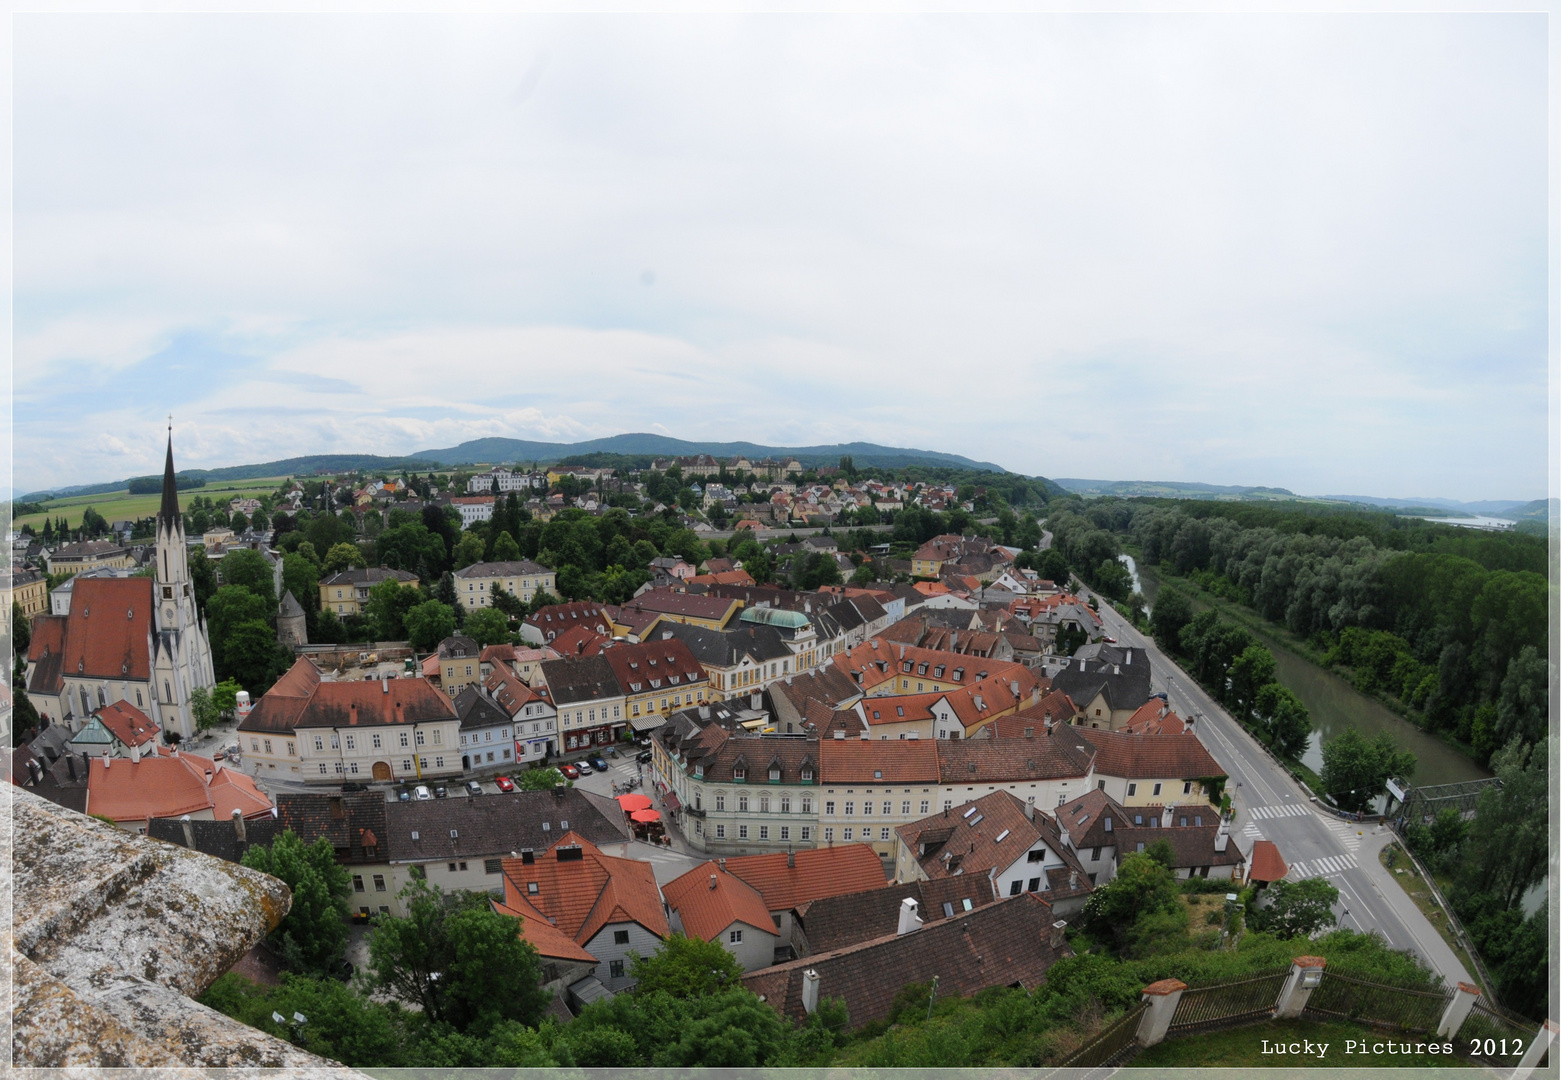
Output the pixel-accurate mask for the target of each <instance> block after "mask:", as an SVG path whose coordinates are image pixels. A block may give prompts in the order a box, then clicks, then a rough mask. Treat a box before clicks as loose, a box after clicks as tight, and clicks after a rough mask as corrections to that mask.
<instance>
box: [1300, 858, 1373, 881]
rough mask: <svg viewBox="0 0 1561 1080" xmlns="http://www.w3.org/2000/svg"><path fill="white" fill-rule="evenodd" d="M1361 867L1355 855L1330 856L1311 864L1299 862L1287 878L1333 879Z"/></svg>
mask: <svg viewBox="0 0 1561 1080" xmlns="http://www.w3.org/2000/svg"><path fill="white" fill-rule="evenodd" d="M1359 865H1360V864H1359V863H1357V862H1356V861H1355V856H1353V855H1330V856H1327V857H1326V858H1322V859H1313V860H1312V861H1311V862H1310V863H1305V862H1298V863H1296V864H1295V865H1294V866H1292V867H1290V873H1289V874H1287V875H1286V876H1287V877H1290V878H1292V879H1294V880H1295V881H1305V880H1306V879H1307V878H1314V877H1331V876H1332V875H1334V874H1341V873H1343V872H1344V871H1346V870H1355V869H1358V868H1359Z"/></svg>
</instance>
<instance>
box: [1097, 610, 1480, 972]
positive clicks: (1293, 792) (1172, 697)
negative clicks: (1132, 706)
mask: <svg viewBox="0 0 1561 1080" xmlns="http://www.w3.org/2000/svg"><path fill="white" fill-rule="evenodd" d="M1080 595H1081V596H1087V595H1088V592H1087V591H1084V590H1081V593H1080ZM1100 615H1101V618H1102V620H1103V621H1104V623H1105V626H1106V633H1107V634H1109V635H1111V636H1112V637H1114V638H1116V639H1117V641H1118V642H1120V643H1121V644H1123V645H1136V646H1139V647H1141V648H1143V649H1145V650H1147V651H1148V654H1149V661H1150V665H1151V670H1152V671H1153V674H1152V676H1151V680H1150V681H1151V683H1152V687H1153V689H1154V690H1156V691H1164V692H1166V693H1167V695H1168V698H1169V701H1170V705H1171V707H1172V708H1173V709H1175V710H1176V712H1177V713H1178V714H1180V715H1181V716H1190V717H1194V718H1195V724H1196V727H1197V730H1198V735H1199V738H1200V739H1202V741H1203V744H1204V746H1206V747H1208V749H1209V752H1210V753H1211V754H1213V755H1214V759H1215V760H1216V761H1218V762H1219V763H1220V765H1221V766H1222V767H1223V768H1224V769H1225V771H1226V772H1227V773H1229V775H1230V780H1229V788H1228V790H1229V791H1230V793H1231V801H1232V803H1233V804H1234V806H1235V807H1236V815H1235V821H1234V824H1233V833H1234V834H1235V836H1237V837H1238V838H1239V843H1240V845H1241V848H1242V850H1243V851H1247V852H1250V851H1251V850H1252V844H1253V843H1254V842H1255V841H1257V840H1264V839H1266V840H1272V841H1273V842H1274V843H1275V844H1276V845H1278V847H1279V851H1280V854H1282V855H1283V856H1284V858H1285V862H1287V863H1288V864H1289V865H1290V874H1289V878H1290V879H1291V880H1299V879H1302V878H1309V877H1325V878H1327V879H1328V881H1329V882H1330V883H1331V884H1332V885H1333V886H1334V887H1335V888H1337V889H1338V890H1339V903H1338V905H1337V906H1336V907H1335V909H1334V911H1335V913H1336V914H1337V915H1338V917H1339V925H1340V926H1343V927H1347V928H1349V929H1352V930H1375V931H1377V932H1378V933H1379V934H1381V935H1382V936H1383V938H1385V939H1386V940H1387V942H1388V944H1389V945H1390V946H1392V947H1393V948H1395V949H1403V950H1408V951H1410V952H1413V953H1415V954H1416V955H1418V956H1419V957H1420V958H1421V959H1423V960H1424V961H1425V962H1426V963H1427V964H1429V965H1430V966H1431V967H1432V968H1433V969H1434V970H1435V971H1436V972H1437V973H1439V974H1440V975H1441V976H1442V977H1443V978H1444V979H1445V980H1446V981H1447V983H1448V985H1452V984H1454V983H1457V982H1473V981H1474V980H1473V979H1471V978H1470V977H1469V974H1468V972H1467V971H1465V970H1464V967H1463V965H1462V964H1461V963H1460V962H1459V960H1458V957H1457V955H1456V954H1455V953H1454V952H1453V951H1452V949H1451V948H1450V947H1448V945H1447V943H1446V941H1444V940H1443V939H1442V936H1441V935H1440V934H1439V933H1438V932H1437V930H1436V928H1435V927H1434V926H1432V925H1431V923H1430V922H1429V921H1428V920H1427V919H1426V917H1425V916H1424V915H1422V914H1421V913H1420V910H1419V909H1418V908H1417V907H1415V905H1414V902H1413V901H1411V900H1410V899H1409V897H1408V896H1406V895H1405V893H1404V891H1403V890H1402V889H1401V888H1399V887H1398V884H1397V883H1396V882H1394V881H1393V880H1392V876H1391V874H1390V873H1389V872H1388V871H1387V870H1386V869H1385V868H1384V867H1383V866H1382V865H1381V863H1380V862H1378V860H1377V853H1378V852H1380V851H1381V850H1382V848H1383V847H1384V846H1385V845H1386V844H1387V843H1388V842H1389V841H1391V839H1392V834H1391V831H1390V830H1388V829H1386V828H1384V827H1382V826H1379V825H1371V824H1361V825H1355V824H1349V823H1347V822H1343V821H1340V820H1339V819H1337V818H1335V817H1334V816H1333V815H1331V814H1327V813H1325V812H1323V811H1321V810H1319V809H1317V808H1316V806H1315V804H1314V803H1313V802H1312V801H1311V798H1310V796H1309V795H1308V794H1307V792H1306V790H1305V789H1304V788H1303V787H1301V785H1300V784H1298V783H1296V781H1295V780H1294V779H1292V778H1291V776H1290V774H1289V773H1288V772H1286V771H1285V770H1284V769H1283V768H1282V767H1281V766H1280V765H1279V764H1278V763H1277V762H1276V761H1274V759H1273V758H1271V757H1269V756H1268V753H1267V752H1266V751H1265V750H1264V749H1263V748H1262V746H1261V745H1259V743H1258V742H1257V740H1256V739H1254V738H1253V737H1252V736H1251V735H1250V734H1249V733H1248V732H1247V731H1246V730H1244V729H1243V728H1242V727H1241V725H1239V724H1238V723H1236V721H1235V720H1234V719H1232V717H1231V716H1230V714H1229V713H1227V712H1226V711H1225V710H1224V709H1223V708H1221V707H1220V705H1219V704H1218V703H1217V702H1216V701H1214V699H1213V698H1211V697H1210V696H1209V695H1208V694H1207V693H1205V692H1204V690H1203V688H1202V687H1200V686H1199V685H1198V684H1197V683H1195V682H1193V680H1192V679H1191V678H1189V677H1188V676H1187V674H1186V673H1185V672H1183V671H1182V670H1181V668H1179V667H1177V666H1176V664H1174V663H1173V662H1172V661H1171V660H1170V658H1168V657H1167V656H1166V655H1165V654H1164V653H1163V652H1161V651H1160V650H1159V649H1158V648H1157V647H1156V646H1155V644H1154V642H1153V641H1152V640H1151V639H1149V638H1148V637H1146V636H1144V635H1142V634H1140V633H1139V632H1138V631H1137V630H1135V629H1134V628H1133V626H1132V624H1130V623H1129V622H1128V621H1127V620H1126V619H1124V618H1123V617H1122V616H1121V615H1120V614H1118V613H1117V611H1116V610H1115V609H1114V608H1112V607H1111V606H1110V603H1109V602H1108V601H1106V600H1105V599H1103V598H1102V599H1101V600H1100Z"/></svg>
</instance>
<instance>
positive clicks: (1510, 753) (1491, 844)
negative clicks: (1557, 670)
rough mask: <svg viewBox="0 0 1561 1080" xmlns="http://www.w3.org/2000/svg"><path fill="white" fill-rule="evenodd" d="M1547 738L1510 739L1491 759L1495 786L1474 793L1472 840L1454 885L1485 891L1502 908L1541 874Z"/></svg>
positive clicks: (1515, 901)
mask: <svg viewBox="0 0 1561 1080" xmlns="http://www.w3.org/2000/svg"><path fill="white" fill-rule="evenodd" d="M1549 745H1550V740H1549V739H1548V738H1547V739H1541V740H1540V741H1539V742H1537V743H1535V744H1534V745H1533V746H1524V745H1523V744H1522V742H1521V741H1520V740H1519V739H1517V738H1516V737H1514V738H1513V739H1512V741H1510V742H1509V743H1507V745H1506V746H1505V747H1503V748H1502V749H1501V750H1498V751H1497V752H1496V753H1495V754H1494V755H1493V756H1492V757H1491V769H1492V770H1493V771H1494V772H1495V773H1496V777H1497V779H1498V780H1500V781H1501V783H1500V784H1493V785H1491V786H1490V787H1487V788H1486V789H1485V790H1484V791H1482V792H1480V798H1479V802H1478V803H1477V805H1476V807H1475V832H1476V833H1477V834H1478V835H1479V837H1480V842H1479V843H1478V844H1474V845H1470V847H1471V848H1472V850H1470V851H1469V858H1467V859H1466V860H1465V861H1464V873H1463V875H1462V876H1461V879H1460V889H1461V891H1462V892H1464V893H1466V894H1475V893H1486V894H1488V895H1490V896H1491V897H1493V898H1494V899H1495V901H1496V903H1497V904H1498V905H1499V906H1500V908H1501V909H1502V910H1508V909H1511V908H1513V907H1515V906H1516V905H1517V904H1518V902H1519V901H1520V900H1522V898H1523V894H1524V893H1526V892H1528V890H1529V889H1530V888H1532V887H1533V886H1534V884H1535V883H1536V882H1538V881H1540V880H1542V879H1543V878H1544V875H1545V865H1546V862H1545V860H1546V857H1547V853H1548V851H1549V847H1548V835H1549V834H1548V828H1549V819H1548V814H1547V812H1546V811H1547V807H1548V802H1547V798H1548V788H1547V785H1546V762H1547V755H1548V750H1549Z"/></svg>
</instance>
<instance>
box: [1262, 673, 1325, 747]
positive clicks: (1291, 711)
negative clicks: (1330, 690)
mask: <svg viewBox="0 0 1561 1080" xmlns="http://www.w3.org/2000/svg"><path fill="white" fill-rule="evenodd" d="M1256 707H1257V714H1258V716H1259V718H1260V719H1261V721H1262V727H1263V730H1264V731H1265V732H1267V734H1268V741H1269V743H1270V744H1271V745H1272V746H1273V748H1274V749H1275V750H1276V751H1278V752H1279V754H1280V755H1281V756H1283V757H1288V758H1299V757H1300V756H1301V754H1302V753H1303V752H1304V751H1305V750H1306V746H1307V743H1308V742H1310V741H1311V737H1312V714H1311V713H1310V712H1308V711H1307V708H1306V706H1305V705H1303V704H1301V699H1300V698H1298V697H1296V696H1295V695H1294V694H1293V693H1291V692H1290V690H1289V688H1288V687H1284V686H1281V685H1279V684H1278V683H1269V684H1268V685H1267V686H1264V687H1262V688H1261V689H1259V690H1258V692H1257V702H1256Z"/></svg>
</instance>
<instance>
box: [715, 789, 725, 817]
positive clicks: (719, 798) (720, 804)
mask: <svg viewBox="0 0 1561 1080" xmlns="http://www.w3.org/2000/svg"><path fill="white" fill-rule="evenodd" d="M715 808H716V810H717V811H718V812H720V811H724V810H725V809H726V792H724V791H718V792H716V793H715Z"/></svg>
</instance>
